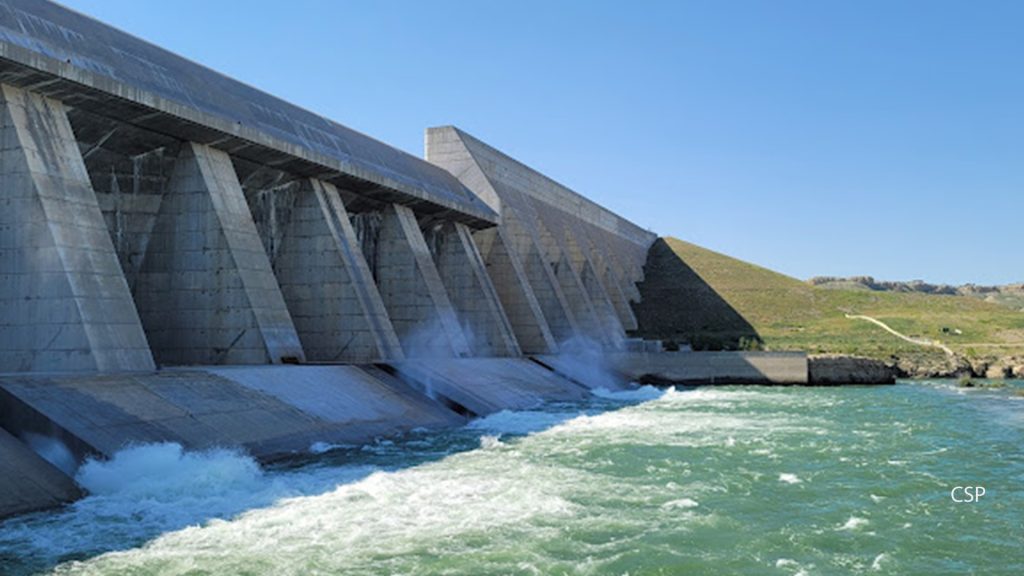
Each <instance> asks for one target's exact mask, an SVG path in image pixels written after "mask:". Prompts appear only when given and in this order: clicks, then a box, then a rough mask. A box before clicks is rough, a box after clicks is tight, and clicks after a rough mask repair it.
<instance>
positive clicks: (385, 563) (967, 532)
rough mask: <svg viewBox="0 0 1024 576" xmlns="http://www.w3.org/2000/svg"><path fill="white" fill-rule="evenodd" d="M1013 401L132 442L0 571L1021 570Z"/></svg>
mask: <svg viewBox="0 0 1024 576" xmlns="http://www.w3.org/2000/svg"><path fill="white" fill-rule="evenodd" d="M1021 390H1024V384H1022V383H1020V382H1017V383H1011V384H1010V386H1009V387H1007V388H1003V389H992V390H989V389H985V390H977V389H972V390H962V389H958V388H957V387H956V385H955V384H954V383H949V382H938V381H936V382H914V383H901V384H899V385H896V386H884V387H848V388H799V387H792V388H785V387H770V388H769V387H715V388H701V389H669V390H667V391H663V390H656V389H653V388H643V389H641V390H638V391H633V392H625V393H603V394H601V395H599V396H595V397H594V398H593V399H592V400H591V401H588V402H587V403H585V404H582V405H552V406H548V407H545V408H544V409H542V410H536V411H526V412H502V413H498V414H495V415H492V416H490V417H487V418H484V419H481V420H477V421H475V422H473V423H471V424H470V425H469V426H467V427H465V428H463V429H460V430H455V431H451V432H448V433H443V434H436V433H434V434H427V433H420V434H414V435H412V436H411V437H409V438H407V439H405V440H402V441H400V442H395V443H391V442H386V441H385V442H380V443H378V444H375V445H372V446H365V447H329V446H316V447H314V451H315V452H318V453H319V454H315V455H311V456H310V458H309V460H308V461H306V462H303V463H301V464H291V465H289V466H288V467H276V468H270V469H261V468H260V467H259V466H258V465H256V464H255V463H254V462H253V461H252V460H251V459H249V458H247V457H246V456H244V455H242V454H238V453H233V452H229V451H212V452H205V453H187V452H183V451H182V450H181V449H180V447H178V446H175V445H156V446H141V447H136V448H133V449H130V450H126V451H124V452H122V453H120V454H119V455H118V456H117V457H116V458H114V459H113V460H111V461H109V462H103V463H96V462H93V463H89V464H87V465H86V466H84V467H82V468H81V469H80V470H79V472H78V479H79V482H80V483H82V484H83V485H84V486H86V487H87V488H89V489H90V491H91V492H92V494H93V495H92V496H90V497H88V498H86V499H84V500H82V501H80V502H79V503H77V504H75V505H73V506H71V507H68V508H66V509H65V510H62V511H58V512H51V513H45V514H39V515H34V516H30V517H26V518H20V519H16V520H14V521H9V522H7V523H5V524H2V525H0V573H2V574H31V573H50V572H55V573H57V574H193V575H195V574H274V575H278V574H466V575H483V574H631V575H634V576H635V575H637V574H713V575H718V574H790V575H792V574H800V575H811V574H828V575H835V574H967V573H977V574H1024V526H1022V524H1024V396H1020V395H1018V394H1020V391H1021ZM960 485H966V486H984V488H985V491H986V492H985V495H984V496H983V497H982V498H981V499H980V501H979V502H977V503H967V502H962V503H957V502H954V501H953V500H952V499H951V496H950V491H951V490H952V489H953V488H954V487H956V486H960ZM961 497H963V496H962V495H961Z"/></svg>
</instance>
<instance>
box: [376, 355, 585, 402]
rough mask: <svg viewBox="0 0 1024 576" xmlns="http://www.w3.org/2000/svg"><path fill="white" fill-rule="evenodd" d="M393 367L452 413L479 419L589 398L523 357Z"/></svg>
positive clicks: (424, 361) (442, 360)
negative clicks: (545, 403) (452, 406)
mask: <svg viewBox="0 0 1024 576" xmlns="http://www.w3.org/2000/svg"><path fill="white" fill-rule="evenodd" d="M391 366H392V367H393V368H394V369H395V370H396V371H397V373H398V376H399V377H400V378H402V379H403V380H405V381H407V382H409V383H410V384H412V385H413V386H415V387H417V388H419V389H420V390H422V391H423V392H424V393H426V394H427V395H428V396H431V397H434V398H438V399H440V400H441V401H443V402H446V403H449V404H450V403H452V402H454V403H455V404H457V406H454V408H456V409H458V410H467V411H469V412H472V415H476V416H484V415H486V414H491V413H493V412H499V411H501V410H524V409H528V408H534V407H536V406H539V405H540V404H542V403H544V402H551V401H556V402H557V401H563V402H565V401H577V400H582V399H583V398H584V397H586V395H587V394H588V392H587V390H586V389H585V388H583V387H582V386H579V385H577V384H574V383H572V382H570V381H569V380H566V379H564V378H562V377H560V376H558V375H556V374H554V373H552V372H550V371H549V370H546V369H544V368H542V367H540V366H538V365H537V364H535V363H533V362H531V361H530V360H527V359H523V358H457V359H452V358H439V359H426V358H417V359H415V360H407V361H404V362H398V363H394V364H392V365H391Z"/></svg>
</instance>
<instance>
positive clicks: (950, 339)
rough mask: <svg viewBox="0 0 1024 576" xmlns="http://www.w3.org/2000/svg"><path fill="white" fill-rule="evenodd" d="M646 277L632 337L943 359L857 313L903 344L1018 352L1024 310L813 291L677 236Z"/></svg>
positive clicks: (958, 300)
mask: <svg viewBox="0 0 1024 576" xmlns="http://www.w3.org/2000/svg"><path fill="white" fill-rule="evenodd" d="M645 271H646V279H645V281H644V282H643V283H642V284H641V285H640V289H641V293H642V295H643V297H644V301H643V302H642V303H641V304H639V305H638V306H637V316H638V320H639V321H640V324H641V330H640V332H641V333H643V334H644V335H645V336H648V337H653V338H662V339H664V340H669V341H673V340H674V341H679V342H691V343H693V344H694V345H695V347H697V348H705V347H707V348H715V347H723V348H733V347H741V348H742V347H749V346H750V345H751V343H752V342H759V343H760V345H761V346H763V347H764V348H765V349H769V350H806V351H808V352H834V353H845V354H860V355H866V356H871V357H876V358H889V357H890V356H891V355H894V354H895V355H914V354H936V355H942V352H940V351H938V350H937V349H931V348H923V347H921V346H918V345H915V344H912V343H910V342H906V341H904V340H901V339H899V338H897V337H895V336H893V335H891V334H889V333H888V332H886V331H884V330H882V329H881V328H879V327H878V326H876V325H874V324H871V323H869V322H865V321H862V320H851V319H848V318H846V314H855V315H866V316H871V317H873V318H877V319H878V320H881V321H882V322H885V323H886V324H888V325H889V326H890V327H892V328H893V329H895V330H897V331H899V332H902V333H903V334H906V335H908V336H911V337H916V338H926V339H930V340H939V341H941V342H942V343H943V344H945V345H947V346H949V347H950V348H952V349H953V350H954V351H955V352H957V353H959V354H961V355H964V356H967V357H969V358H970V357H983V356H1008V355H1019V354H1024V312H1020V311H1016V310H1013V309H1010V308H1007V307H1004V306H1000V305H998V304H995V303H992V302H986V301H985V300H982V299H979V298H973V297H969V296H947V295H931V294H921V293H899V292H877V291H872V290H865V289H863V287H855V286H851V287H850V288H849V289H844V288H842V287H836V286H832V287H829V288H818V287H815V286H812V285H810V284H809V283H806V282H803V281H801V280H798V279H796V278H791V277H789V276H785V275H783V274H779V273H777V272H773V271H771V270H768V269H766V268H762V267H760V266H755V265H753V264H749V263H747V262H743V261H741V260H737V259H735V258H730V257H729V256H726V255H724V254H719V253H717V252H713V251H711V250H707V249H704V248H701V247H699V246H696V245H694V244H690V243H688V242H684V241H682V240H677V239H675V238H665V239H663V240H659V242H658V244H657V245H655V247H654V248H652V250H651V254H650V255H649V258H648V263H647V267H646V268H645ZM957 331H959V333H957Z"/></svg>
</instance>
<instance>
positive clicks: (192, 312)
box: [136, 143, 304, 365]
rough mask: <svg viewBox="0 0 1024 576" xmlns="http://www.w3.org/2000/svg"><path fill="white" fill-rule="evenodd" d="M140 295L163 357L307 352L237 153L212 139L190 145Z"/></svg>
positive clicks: (246, 357) (260, 358)
mask: <svg viewBox="0 0 1024 576" xmlns="http://www.w3.org/2000/svg"><path fill="white" fill-rule="evenodd" d="M136 303H137V305H138V307H139V314H140V315H141V316H142V322H143V325H144V326H145V328H146V334H147V335H148V336H149V339H150V345H151V346H152V348H153V354H154V355H155V357H156V359H157V361H158V362H159V363H161V364H165V365H194V364H266V363H279V362H287V361H301V360H303V359H304V355H303V351H302V346H301V344H300V342H299V337H298V335H297V334H296V332H295V326H294V325H293V323H292V319H291V316H290V315H289V313H288V309H287V308H286V306H285V302H284V298H283V297H282V296H281V289H280V287H279V286H278V283H277V280H276V279H275V278H274V273H273V271H272V270H271V266H270V260H269V258H268V257H267V254H266V252H265V251H264V248H263V244H262V243H261V241H260V238H259V236H258V234H257V232H256V226H255V224H254V223H253V220H252V214H251V213H250V212H249V206H248V205H247V204H246V200H245V196H244V194H243V193H242V188H241V186H240V184H239V183H238V178H237V176H236V175H235V172H234V169H233V167H232V165H231V160H230V158H229V157H228V155H227V154H226V153H225V152H222V151H220V150H217V149H214V148H211V147H209V146H206V145H202V144H196V143H189V144H186V145H185V146H183V147H182V151H181V155H180V156H179V158H178V160H177V163H176V164H175V167H174V170H173V172H172V174H171V182H170V184H169V186H168V193H167V195H166V197H165V198H164V200H163V202H162V203H161V205H160V212H159V214H158V216H157V220H156V224H155V226H154V229H153V234H152V238H151V239H150V242H149V246H148V249H147V253H146V258H145V261H144V262H143V266H142V270H141V273H140V275H139V280H138V285H137V288H136Z"/></svg>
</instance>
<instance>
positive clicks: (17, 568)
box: [0, 392, 651, 576]
mask: <svg viewBox="0 0 1024 576" xmlns="http://www.w3.org/2000/svg"><path fill="white" fill-rule="evenodd" d="M630 394H634V395H635V394H636V392H632V393H630ZM648 399H651V398H641V397H635V396H631V395H629V394H626V395H625V396H624V397H623V398H621V399H618V398H608V397H599V396H588V397H587V398H586V399H585V400H583V401H581V402H562V403H550V404H546V405H543V406H538V407H536V408H533V409H529V410H522V411H519V412H511V413H510V412H498V413H496V414H495V415H493V416H495V418H493V419H490V420H489V419H488V418H486V417H485V418H480V419H477V420H474V421H471V422H469V423H468V424H467V425H465V426H461V427H457V428H451V429H447V430H440V431H438V430H429V431H428V430H414V431H413V432H411V433H409V434H406V435H404V436H400V437H394V438H391V439H381V440H378V441H376V442H373V443H370V444H366V445H349V446H337V445H334V446H331V445H324V446H323V447H322V448H321V450H323V452H322V453H320V454H312V453H310V454H306V455H303V456H298V457H295V458H292V459H289V460H282V461H278V462H276V463H274V464H273V465H268V466H265V467H264V468H263V469H262V472H260V473H259V475H258V477H257V478H256V479H254V478H252V477H249V476H245V475H243V476H242V477H241V478H235V479H233V478H230V477H227V478H224V479H223V481H222V482H220V485H218V486H216V487H212V486H210V485H204V484H202V483H201V482H199V483H197V485H196V486H195V488H194V489H192V488H190V487H189V486H179V487H176V488H174V489H173V490H172V492H175V494H168V495H166V496H162V495H161V494H158V493H156V492H157V489H161V490H167V485H168V484H169V482H168V479H166V478H160V479H153V480H152V481H153V483H154V487H153V488H154V489H153V490H152V491H153V492H154V494H148V493H147V491H146V490H140V489H139V488H138V487H137V486H135V487H132V488H131V489H130V490H128V491H127V493H126V494H124V495H118V494H104V495H101V496H91V497H86V498H85V499H83V500H80V501H79V502H77V503H75V504H73V505H70V506H68V507H66V508H64V509H61V510H56V511H50V512H42V513H37V514H29V515H26V516H20V517H16V518H12V519H9V520H6V521H3V522H0V535H2V536H3V537H2V538H0V573H2V574H5V575H11V576H18V575H22V574H25V575H27V574H36V573H40V572H49V571H51V570H53V569H54V568H55V567H56V566H57V565H59V564H62V563H65V562H69V561H88V560H89V559H92V558H95V557H97V556H100V555H102V554H105V553H108V552H115V551H121V550H129V549H132V548H136V547H141V546H144V545H146V544H147V543H149V542H151V541H153V540H155V539H157V538H160V537H161V536H164V535H166V534H169V533H173V532H176V531H179V530H182V529H185V528H188V527H190V526H202V525H205V524H207V523H208V522H210V521H212V520H215V519H223V520H227V521H231V520H232V519H235V518H238V517H239V516H241V515H242V514H246V513H252V512H254V511H259V510H270V509H273V508H275V507H279V506H284V505H287V504H288V501H289V500H292V499H294V498H316V497H318V496H323V495H326V494H329V493H331V492H334V491H335V490H337V489H338V488H341V487H343V486H346V485H352V484H356V483H358V482H360V481H362V480H364V479H366V478H367V477H368V476H370V475H371V474H374V473H378V472H384V473H395V472H401V471H403V470H409V469H413V468H416V467H418V466H422V465H424V464H429V463H432V462H440V461H443V460H445V459H446V458H448V457H450V456H454V455H457V454H460V453H465V452H469V451H472V450H477V449H486V442H487V441H488V440H489V439H490V437H494V436H500V437H501V440H502V442H503V443H509V442H514V441H515V439H516V438H522V437H525V436H527V435H528V434H532V433H537V432H543V431H545V430H547V429H550V428H552V427H555V426H557V425H559V424H562V423H564V422H566V421H569V420H571V419H573V418H577V417H579V416H584V415H586V416H593V415H597V414H601V413H605V412H610V411H614V410H618V409H621V408H625V407H628V406H631V405H635V404H638V403H640V402H642V401H645V400H648ZM158 448H160V446H157V445H154V449H158ZM189 454H194V456H191V457H190V456H189ZM207 454H210V453H206V452H200V453H184V455H183V457H182V458H180V460H181V464H180V465H181V466H183V467H196V466H203V465H209V466H211V467H213V469H214V470H215V471H217V470H219V471H220V472H217V473H218V474H223V470H230V469H232V468H235V467H237V466H238V464H237V462H236V463H232V462H230V461H228V462H225V461H218V460H217V458H228V459H230V458H246V457H244V456H241V455H239V454H237V453H234V455H232V454H225V455H222V456H207ZM191 473H192V474H194V475H195V476H197V477H200V478H201V477H203V476H204V474H203V470H202V469H201V468H196V469H194V470H191ZM134 481H135V482H139V481H144V480H143V479H141V478H138V477H137V478H134ZM231 482H235V483H236V484H237V485H234V486H233V485H230V483H231ZM171 484H173V482H172V483H171ZM119 500H122V501H120V502H119ZM118 515H120V516H122V517H123V518H122V520H121V521H122V522H123V525H122V526H118V524H119V523H118V522H116V521H115V520H116V518H115V516H118ZM104 525H105V526H107V528H103V526H104ZM60 543H63V544H60ZM61 546H62V547H61Z"/></svg>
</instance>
